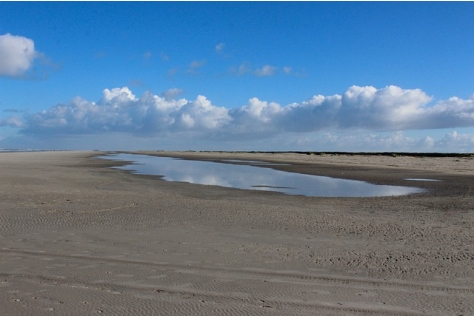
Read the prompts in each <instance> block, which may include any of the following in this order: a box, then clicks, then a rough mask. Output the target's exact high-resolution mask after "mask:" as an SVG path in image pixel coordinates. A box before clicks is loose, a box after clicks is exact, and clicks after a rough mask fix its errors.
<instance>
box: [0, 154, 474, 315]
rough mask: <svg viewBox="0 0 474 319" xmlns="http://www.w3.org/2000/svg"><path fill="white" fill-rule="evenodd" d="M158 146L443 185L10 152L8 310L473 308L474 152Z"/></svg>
mask: <svg viewBox="0 0 474 319" xmlns="http://www.w3.org/2000/svg"><path fill="white" fill-rule="evenodd" d="M142 153H148V152H142ZM152 153H153V154H157V155H161V156H177V157H182V158H190V159H191V158H199V159H203V160H212V161H220V160H222V159H229V158H232V159H248V160H263V161H269V162H273V161H274V162H281V163H291V164H292V165H290V166H278V167H275V168H278V169H284V170H288V171H296V172H303V173H308V174H317V175H325V176H332V177H343V178H349V179H359V180H366V181H370V182H373V183H376V184H377V183H378V184H389V185H402V186H417V187H425V188H429V189H430V192H429V193H423V194H413V195H409V196H403V197H381V198H316V197H305V196H291V195H284V194H279V193H274V192H264V191H248V190H237V189H229V188H222V187H216V186H199V185H191V184H187V183H172V182H165V181H162V180H159V179H157V178H156V177H150V176H139V175H132V174H130V173H128V172H126V171H120V170H114V169H111V168H110V167H109V166H111V165H117V163H116V162H110V161H105V160H100V159H97V158H94V156H97V155H101V154H105V153H100V152H34V153H24V152H21V153H0V181H1V182H0V199H1V200H0V243H1V249H0V314H1V315H412V314H414V315H455V314H460V315H461V314H462V315H474V241H473V234H474V233H473V231H472V227H473V222H474V217H473V216H474V215H473V211H474V210H473V208H472V207H474V197H473V195H474V194H473V192H472V185H473V179H474V159H472V158H471V157H427V156H425V157H419V156H396V157H394V156H389V155H380V156H375V155H353V156H351V155H348V154H333V155H331V154H309V155H306V154H296V153H275V154H270V153H225V152H179V153H174V152H152ZM404 178H431V179H441V180H442V182H424V181H407V180H404Z"/></svg>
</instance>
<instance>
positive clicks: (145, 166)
mask: <svg viewBox="0 0 474 319" xmlns="http://www.w3.org/2000/svg"><path fill="white" fill-rule="evenodd" d="M99 158H102V159H108V160H117V161H130V162H133V163H132V164H128V165H124V166H115V167H113V168H116V169H121V170H128V171H131V172H132V173H133V174H142V175H156V176H159V177H160V178H161V179H163V180H165V181H170V182H187V183H192V184H201V185H217V186H222V187H232V188H240V189H252V190H264V191H273V192H280V193H285V194H290V195H305V196H316V197H377V196H402V195H408V194H412V193H419V192H424V191H425V190H423V189H421V188H417V187H404V186H389V185H375V184H370V183H367V182H363V181H354V180H347V179H340V178H332V177H326V176H314V175H307V174H299V173H290V172H284V171H279V170H276V169H273V168H268V167H256V166H250V165H242V164H240V165H239V164H230V163H215V162H208V161H197V160H183V159H178V158H171V157H157V156H148V155H136V154H123V153H120V154H113V155H107V156H99ZM248 162H250V161H248Z"/></svg>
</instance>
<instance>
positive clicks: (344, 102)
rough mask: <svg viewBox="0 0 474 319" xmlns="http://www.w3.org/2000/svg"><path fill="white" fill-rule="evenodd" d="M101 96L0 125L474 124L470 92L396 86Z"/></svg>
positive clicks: (32, 129) (235, 130)
mask: <svg viewBox="0 0 474 319" xmlns="http://www.w3.org/2000/svg"><path fill="white" fill-rule="evenodd" d="M102 93H103V94H102V98H101V99H100V100H99V101H97V102H91V101H87V100H85V99H83V98H81V97H76V98H74V99H73V100H72V101H70V102H69V103H65V104H58V105H56V106H53V107H51V108H49V109H46V110H44V111H41V112H37V113H28V112H26V113H24V114H21V115H20V114H15V115H13V116H10V117H7V118H5V119H0V126H9V127H15V128H19V129H20V130H19V132H20V133H21V134H23V135H55V134H62V135H80V134H100V133H107V132H119V133H127V134H132V135H137V136H140V135H141V136H160V135H163V134H165V133H166V134H168V133H180V132H181V133H182V132H192V133H193V134H194V136H204V137H208V138H209V137H212V138H215V139H229V140H232V139H245V138H248V139H255V138H264V137H269V136H276V135H279V134H282V133H308V132H324V131H331V130H332V131H333V130H339V131H354V130H365V131H372V132H397V131H403V130H422V129H441V128H456V127H470V126H474V99H473V98H472V97H471V98H470V99H461V98H458V97H452V98H450V99H448V100H444V101H438V102H436V103H434V104H433V105H429V104H430V103H431V102H433V101H432V100H433V99H432V98H431V97H430V96H428V95H427V94H426V93H424V92H423V91H421V90H419V89H402V88H400V87H397V86H388V87H385V88H381V89H377V88H375V87H372V86H365V87H361V86H352V87H350V88H348V89H347V90H346V91H345V92H344V93H343V94H340V95H339V94H336V95H332V96H323V95H315V96H313V97H312V98H310V99H308V100H306V101H303V102H301V103H292V104H290V105H286V106H282V105H280V104H278V103H276V102H267V101H261V100H259V99H258V98H256V97H254V98H251V99H250V100H249V101H248V103H247V104H246V105H243V106H241V107H239V108H235V109H228V108H226V107H223V106H216V105H213V104H212V102H211V101H210V100H209V99H207V98H206V97H205V96H202V95H199V96H197V97H196V99H194V100H186V99H184V98H182V99H176V98H175V97H176V95H177V94H179V93H181V90H179V89H176V88H175V89H171V90H168V91H166V92H165V93H163V94H162V95H161V96H158V95H154V94H153V93H151V92H145V93H144V94H143V95H142V96H141V97H136V96H135V95H134V94H133V93H132V92H131V91H130V89H129V88H127V87H123V88H114V89H111V90H109V89H105V90H103V92H102ZM427 143H429V141H427Z"/></svg>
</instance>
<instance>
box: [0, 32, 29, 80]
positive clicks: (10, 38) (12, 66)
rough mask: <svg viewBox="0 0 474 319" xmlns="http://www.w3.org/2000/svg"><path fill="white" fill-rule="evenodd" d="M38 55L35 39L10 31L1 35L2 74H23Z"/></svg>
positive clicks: (12, 75) (0, 67) (10, 75)
mask: <svg viewBox="0 0 474 319" xmlns="http://www.w3.org/2000/svg"><path fill="white" fill-rule="evenodd" d="M37 57H38V53H37V52H36V51H35V44H34V42H33V40H31V39H28V38H25V37H22V36H15V35H11V34H10V33H7V34H4V35H0V76H9V77H19V76H21V75H23V74H24V73H25V72H26V71H28V69H30V68H31V66H32V64H33V61H34V60H35V59H36V58H37Z"/></svg>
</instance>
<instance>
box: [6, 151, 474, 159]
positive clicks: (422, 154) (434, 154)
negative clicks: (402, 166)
mask: <svg viewBox="0 0 474 319" xmlns="http://www.w3.org/2000/svg"><path fill="white" fill-rule="evenodd" d="M74 151H78V152H83V151H93V152H119V153H121V152H123V153H139V152H173V153H220V154H244V153H246V154H302V155H319V156H321V155H348V156H356V155H357V156H392V157H397V156H411V157H468V158H471V157H472V158H474V153H462V152H459V153H453V152H450V153H441V152H325V151H208V150H205V151H195V150H181V151H176V150H135V151H131V150H52V149H49V150H48V149H0V152H5V153H11V152H74Z"/></svg>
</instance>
